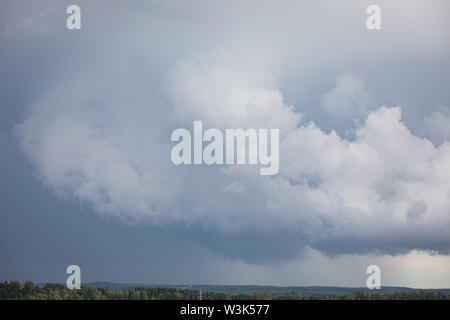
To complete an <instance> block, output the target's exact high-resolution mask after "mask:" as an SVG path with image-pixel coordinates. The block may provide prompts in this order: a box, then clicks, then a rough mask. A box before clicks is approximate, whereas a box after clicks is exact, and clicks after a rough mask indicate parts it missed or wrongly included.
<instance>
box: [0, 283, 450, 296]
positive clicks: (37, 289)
mask: <svg viewBox="0 0 450 320" xmlns="http://www.w3.org/2000/svg"><path fill="white" fill-rule="evenodd" d="M0 299H1V300H199V299H200V292H199V291H197V290H189V289H176V288H132V289H120V290H111V289H109V288H108V287H106V288H97V287H92V286H85V287H81V289H79V290H69V289H67V288H66V287H65V286H62V285H59V284H46V285H44V286H37V285H35V284H34V283H33V282H31V281H27V282H25V283H24V284H23V285H21V284H20V283H19V282H18V281H10V282H6V281H5V282H3V283H1V282H0ZM202 299H203V300H450V294H444V293H442V292H441V291H429V290H413V291H399V292H382V293H379V292H370V293H367V292H362V291H361V292H354V293H346V294H330V295H326V296H319V295H318V296H314V295H301V294H299V293H297V292H295V291H292V292H290V293H270V292H267V291H262V292H253V293H240V294H230V293H223V292H211V291H208V292H203V293H202Z"/></svg>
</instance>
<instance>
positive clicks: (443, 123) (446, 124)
mask: <svg viewBox="0 0 450 320" xmlns="http://www.w3.org/2000/svg"><path fill="white" fill-rule="evenodd" d="M421 133H422V134H424V135H425V136H426V137H428V138H429V139H430V140H431V141H432V142H433V143H434V144H436V145H440V144H441V143H443V142H444V141H449V140H450V117H446V116H445V115H443V114H442V113H440V112H439V111H435V112H433V113H432V114H431V116H429V117H425V119H424V126H423V129H422V131H421Z"/></svg>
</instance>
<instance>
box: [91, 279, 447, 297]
mask: <svg viewBox="0 0 450 320" xmlns="http://www.w3.org/2000/svg"><path fill="white" fill-rule="evenodd" d="M84 285H86V286H93V287H97V288H106V287H109V288H110V289H113V290H120V289H133V288H158V287H159V288H177V289H192V290H200V289H201V290H202V291H211V292H224V293H228V292H229V293H230V294H239V293H251V292H262V291H267V292H269V293H272V294H274V293H289V292H292V291H295V292H296V293H298V294H302V295H313V296H326V295H329V294H346V293H353V292H355V291H361V292H366V293H367V292H370V293H372V292H375V290H369V289H368V288H365V287H322V286H306V287H296V286H289V287H278V286H257V285H239V286H226V285H167V284H136V283H134V284H131V283H112V282H89V283H85V284H84ZM413 290H415V291H438V290H439V291H441V292H442V293H444V294H450V288H448V289H414V288H408V287H381V289H379V290H376V292H379V293H383V292H409V291H413Z"/></svg>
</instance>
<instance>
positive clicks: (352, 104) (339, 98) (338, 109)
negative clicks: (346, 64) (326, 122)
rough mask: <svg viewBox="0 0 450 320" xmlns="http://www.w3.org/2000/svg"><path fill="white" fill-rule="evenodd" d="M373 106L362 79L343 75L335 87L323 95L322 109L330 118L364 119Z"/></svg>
mask: <svg viewBox="0 0 450 320" xmlns="http://www.w3.org/2000/svg"><path fill="white" fill-rule="evenodd" d="M372 106H373V102H372V99H371V97H370V93H369V91H368V90H367V89H366V87H365V84H364V82H363V81H362V79H361V78H360V77H358V76H356V75H354V74H351V73H345V74H342V75H340V76H339V77H338V78H337V80H336V86H335V87H334V88H333V90H331V91H330V92H328V93H327V94H325V96H324V98H323V101H322V108H323V109H324V110H325V111H326V112H327V113H328V114H329V115H330V116H332V117H337V118H358V119H360V118H364V117H365V116H366V114H367V110H368V109H369V108H370V107H372Z"/></svg>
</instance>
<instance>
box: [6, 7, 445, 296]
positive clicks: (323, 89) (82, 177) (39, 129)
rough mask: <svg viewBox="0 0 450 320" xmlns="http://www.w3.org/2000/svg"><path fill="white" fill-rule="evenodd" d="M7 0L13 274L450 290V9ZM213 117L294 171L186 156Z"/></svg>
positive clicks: (9, 271)
mask: <svg viewBox="0 0 450 320" xmlns="http://www.w3.org/2000/svg"><path fill="white" fill-rule="evenodd" d="M72 4H77V5H78V6H79V7H80V8H81V29H80V30H68V29H67V28H66V19H67V17H68V16H69V15H68V14H67V13H66V8H67V7H68V6H69V5H72ZM372 4H376V5H378V6H379V7H380V8H381V30H368V29H367V27H366V20H367V18H368V15H367V13H366V8H367V7H368V6H369V5H372ZM0 8H1V10H0V172H1V175H0V177H1V180H0V257H1V258H0V280H13V279H15V280H20V281H25V280H32V281H36V282H55V281H57V282H64V281H65V279H66V277H67V275H66V274H65V269H66V267H67V266H68V265H70V264H76V265H79V266H80V268H81V272H82V282H83V281H84V282H89V281H112V282H121V283H130V282H133V283H146V284H189V283H192V284H265V285H326V286H365V284H366V279H367V277H368V275H367V274H366V268H367V266H369V265H373V264H376V265H379V266H380V268H381V281H382V285H391V286H393V285H395V286H410V287H416V288H445V287H450V232H449V231H450V129H449V128H450V90H449V84H450V73H449V72H448V70H450V37H449V30H450V21H449V20H448V15H449V14H450V3H449V2H448V1H446V0H430V1H419V0H414V1H406V0H399V1H395V2H392V1H386V0H378V1H377V3H375V2H372V1H356V0H348V1H341V2H337V1H325V0H320V1H314V2H311V1H270V0H263V1H256V0H255V1H253V0H252V1H237V0H232V1H218V0H216V1H206V0H192V1H187V0H185V1H181V0H174V1H135V2H133V4H130V3H129V2H126V1H95V2H92V1H77V2H76V3H75V2H73V1H56V0H53V1H50V0H39V1H33V2H30V1H22V0H19V1H12V0H6V1H2V2H1V4H0ZM195 120H201V121H202V122H203V126H204V127H205V128H218V129H220V130H225V129H227V128H244V129H247V128H265V129H279V130H280V151H279V154H280V166H279V172H278V173H277V174H276V175H273V176H262V175H260V174H259V170H258V168H257V167H256V166H251V165H213V166H208V165H190V166H189V165H181V166H176V165H174V164H173V163H172V162H171V158H170V153H171V149H172V147H173V145H174V143H173V142H172V141H171V140H170V136H171V133H172V131H173V130H175V129H177V128H188V129H192V126H193V122H194V121H195Z"/></svg>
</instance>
